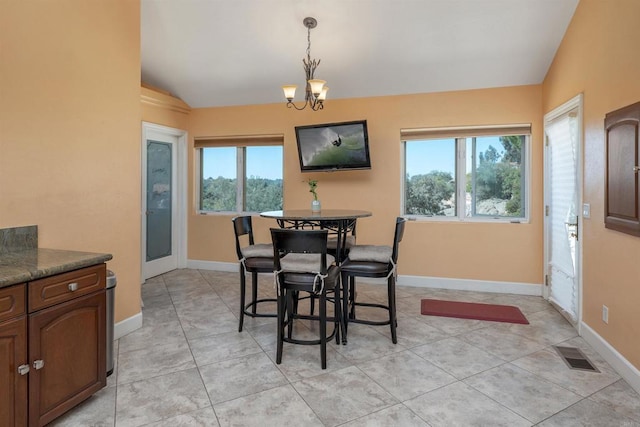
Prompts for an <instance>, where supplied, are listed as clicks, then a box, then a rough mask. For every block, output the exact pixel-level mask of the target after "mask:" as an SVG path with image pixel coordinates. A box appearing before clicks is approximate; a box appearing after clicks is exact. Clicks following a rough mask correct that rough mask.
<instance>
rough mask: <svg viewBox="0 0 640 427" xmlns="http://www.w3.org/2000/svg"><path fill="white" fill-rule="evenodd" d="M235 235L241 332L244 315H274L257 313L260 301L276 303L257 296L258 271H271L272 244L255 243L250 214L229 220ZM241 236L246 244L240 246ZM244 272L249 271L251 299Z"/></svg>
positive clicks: (274, 300)
mask: <svg viewBox="0 0 640 427" xmlns="http://www.w3.org/2000/svg"><path fill="white" fill-rule="evenodd" d="M231 221H232V222H233V230H234V233H235V236H236V252H237V254H238V261H239V262H240V320H239V322H238V332H242V326H243V324H244V316H245V315H247V316H251V317H276V316H277V314H276V313H258V312H257V307H258V304H259V303H262V302H273V303H276V302H277V299H276V298H258V273H270V274H272V273H273V245H271V244H269V243H255V242H254V239H253V225H252V223H251V216H249V215H246V216H237V217H235V218H233V219H232V220H231ZM242 236H247V237H246V238H245V240H247V241H248V244H245V245H244V246H242V244H241V240H242ZM246 273H251V300H250V301H249V302H248V303H245V299H246Z"/></svg>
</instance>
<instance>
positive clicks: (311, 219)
mask: <svg viewBox="0 0 640 427" xmlns="http://www.w3.org/2000/svg"><path fill="white" fill-rule="evenodd" d="M260 216H261V217H264V218H273V219H275V220H276V221H277V222H278V226H279V227H280V228H298V229H304V228H315V229H324V230H329V231H330V232H334V233H335V234H336V237H337V242H336V263H337V264H338V265H339V264H340V262H341V261H342V259H343V255H344V246H345V242H346V237H347V233H349V232H350V231H351V230H353V228H354V227H355V226H356V221H357V219H358V218H365V217H368V216H371V212H369V211H361V210H355V209H323V210H321V211H318V212H315V211H312V210H311V209H287V210H282V211H270V212H262V213H261V214H260Z"/></svg>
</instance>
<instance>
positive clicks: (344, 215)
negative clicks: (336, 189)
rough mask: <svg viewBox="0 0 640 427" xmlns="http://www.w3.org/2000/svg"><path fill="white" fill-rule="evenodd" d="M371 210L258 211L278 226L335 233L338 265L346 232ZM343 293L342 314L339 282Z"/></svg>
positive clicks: (342, 252) (344, 244)
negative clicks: (273, 220)
mask: <svg viewBox="0 0 640 427" xmlns="http://www.w3.org/2000/svg"><path fill="white" fill-rule="evenodd" d="M371 215H372V214H371V212H369V211H362V210H354V209H323V210H321V211H318V212H315V211H312V210H311V209H293V210H292V209H287V210H281V211H269V212H262V213H260V216H261V217H264V218H273V219H275V220H276V221H277V223H278V226H279V227H280V228H296V229H305V228H307V229H309V228H312V229H325V230H329V231H330V232H334V233H335V234H336V239H337V240H336V257H335V258H336V264H337V265H340V263H341V262H342V260H343V259H344V256H345V254H346V252H345V251H344V248H345V246H346V238H347V234H348V233H349V232H350V231H351V230H353V228H354V227H355V226H356V221H357V219H358V218H366V217H369V216H371ZM341 287H342V295H343V315H348V314H347V310H348V307H347V298H346V295H345V293H346V292H345V288H344V284H341ZM342 343H343V344H346V343H347V337H346V330H344V329H343V335H342Z"/></svg>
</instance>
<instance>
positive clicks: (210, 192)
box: [195, 137, 283, 213]
mask: <svg viewBox="0 0 640 427" xmlns="http://www.w3.org/2000/svg"><path fill="white" fill-rule="evenodd" d="M279 140H280V142H281V141H282V137H280V138H279ZM195 146H196V149H197V151H198V155H199V159H200V168H199V171H200V174H199V191H198V193H199V197H198V208H199V210H200V212H238V213H241V212H262V211H272V210H280V209H282V174H283V160H282V158H283V157H282V145H281V144H280V145H273V137H254V138H249V137H242V138H233V139H230V138H224V139H220V140H218V139H206V140H196V144H195Z"/></svg>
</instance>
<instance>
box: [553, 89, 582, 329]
mask: <svg viewBox="0 0 640 427" xmlns="http://www.w3.org/2000/svg"><path fill="white" fill-rule="evenodd" d="M581 115H582V97H581V96H578V97H576V98H574V99H572V100H571V101H569V102H567V103H565V104H564V105H562V106H560V107H558V108H557V109H555V110H553V111H552V112H551V113H548V114H547V115H545V120H544V131H545V258H546V272H545V273H546V280H545V281H546V284H547V286H546V287H545V297H546V298H548V299H549V301H550V302H551V303H552V304H553V305H554V306H555V307H556V308H557V309H558V310H559V311H560V312H561V313H562V314H563V315H564V316H565V317H566V318H567V319H568V320H570V321H571V322H572V323H573V324H574V325H576V324H578V321H579V320H580V301H581V299H580V283H581V282H580V260H581V257H580V238H581V237H580V231H581V230H582V223H581V217H580V203H581V199H580V183H581V182H582V180H581V160H580V158H581V157H580V146H581V144H580V138H581V133H582V129H581V123H580V117H581Z"/></svg>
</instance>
